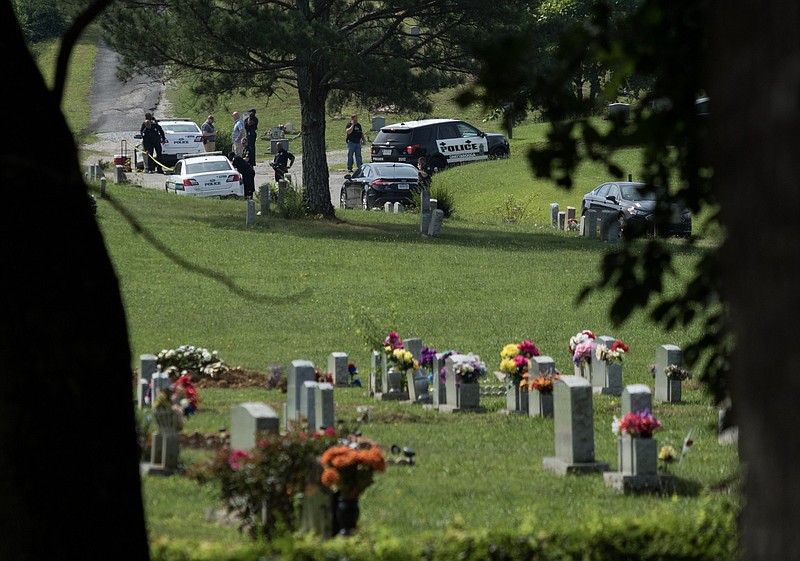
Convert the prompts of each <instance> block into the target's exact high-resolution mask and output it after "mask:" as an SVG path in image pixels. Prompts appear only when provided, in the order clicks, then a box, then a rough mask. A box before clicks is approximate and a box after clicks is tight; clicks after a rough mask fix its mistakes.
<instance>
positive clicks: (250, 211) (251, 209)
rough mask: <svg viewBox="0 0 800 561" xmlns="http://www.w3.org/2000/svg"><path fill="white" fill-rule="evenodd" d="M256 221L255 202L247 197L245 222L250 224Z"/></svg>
mask: <svg viewBox="0 0 800 561" xmlns="http://www.w3.org/2000/svg"><path fill="white" fill-rule="evenodd" d="M255 221H256V202H255V201H254V200H253V199H247V218H245V224H246V225H248V226H250V225H252V224H254V223H255Z"/></svg>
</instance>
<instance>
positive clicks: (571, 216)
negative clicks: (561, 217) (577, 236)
mask: <svg viewBox="0 0 800 561" xmlns="http://www.w3.org/2000/svg"><path fill="white" fill-rule="evenodd" d="M566 218H567V219H566V220H565V221H564V230H569V225H570V222H574V221H575V207H574V206H568V207H567V216H566Z"/></svg>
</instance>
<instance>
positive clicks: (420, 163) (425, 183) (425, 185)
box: [417, 156, 433, 190]
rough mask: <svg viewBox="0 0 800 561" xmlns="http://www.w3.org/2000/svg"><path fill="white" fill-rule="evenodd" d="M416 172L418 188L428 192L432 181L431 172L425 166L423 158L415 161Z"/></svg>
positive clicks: (428, 167) (427, 166)
mask: <svg viewBox="0 0 800 561" xmlns="http://www.w3.org/2000/svg"><path fill="white" fill-rule="evenodd" d="M417 172H418V175H419V180H418V183H419V186H420V188H421V189H425V190H429V189H430V188H431V181H432V179H433V170H432V169H431V168H430V166H429V165H428V164H427V162H426V160H425V156H420V157H419V160H417Z"/></svg>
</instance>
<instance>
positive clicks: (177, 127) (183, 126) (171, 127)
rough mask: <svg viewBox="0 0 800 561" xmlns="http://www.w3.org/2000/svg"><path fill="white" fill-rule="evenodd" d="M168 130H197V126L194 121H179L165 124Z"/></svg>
mask: <svg viewBox="0 0 800 561" xmlns="http://www.w3.org/2000/svg"><path fill="white" fill-rule="evenodd" d="M163 128H164V129H166V132H197V127H196V126H194V125H193V124H192V123H186V124H184V123H179V124H176V125H164V126H163Z"/></svg>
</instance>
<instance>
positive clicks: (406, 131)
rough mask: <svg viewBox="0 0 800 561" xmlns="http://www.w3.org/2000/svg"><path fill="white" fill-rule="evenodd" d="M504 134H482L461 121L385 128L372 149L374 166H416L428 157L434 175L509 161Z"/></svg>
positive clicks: (452, 120) (410, 123) (442, 120)
mask: <svg viewBox="0 0 800 561" xmlns="http://www.w3.org/2000/svg"><path fill="white" fill-rule="evenodd" d="M510 154H511V149H510V147H509V145H508V140H507V139H506V137H505V136H504V135H502V134H497V133H491V132H483V131H482V130H480V129H478V128H477V127H474V126H472V125H470V124H469V123H467V122H465V121H460V120H458V119H424V120H422V121H408V122H405V123H397V124H394V125H387V126H385V127H382V128H381V130H380V132H379V133H378V135H377V136H376V137H375V140H374V141H373V142H372V146H371V147H370V156H371V158H372V161H373V162H408V163H410V164H416V163H417V160H418V159H419V157H420V156H425V158H426V160H427V164H428V165H429V166H430V167H431V168H433V169H434V171H441V170H443V169H444V168H446V167H447V166H449V165H453V164H460V163H463V162H474V161H476V160H488V159H490V158H491V159H495V158H508V157H509V155H510Z"/></svg>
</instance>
